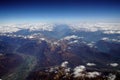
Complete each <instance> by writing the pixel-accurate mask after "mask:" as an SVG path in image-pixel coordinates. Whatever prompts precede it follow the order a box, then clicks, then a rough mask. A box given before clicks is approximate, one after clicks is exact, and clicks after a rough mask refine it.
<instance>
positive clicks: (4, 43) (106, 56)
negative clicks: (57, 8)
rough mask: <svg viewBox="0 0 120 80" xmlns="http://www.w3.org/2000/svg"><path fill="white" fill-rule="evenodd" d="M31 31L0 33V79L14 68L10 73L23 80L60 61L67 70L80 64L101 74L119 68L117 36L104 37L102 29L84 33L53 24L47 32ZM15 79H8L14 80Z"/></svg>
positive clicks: (119, 43)
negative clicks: (65, 65)
mask: <svg viewBox="0 0 120 80" xmlns="http://www.w3.org/2000/svg"><path fill="white" fill-rule="evenodd" d="M44 26H45V25H44ZM39 27H40V26H39ZM15 28H16V27H15ZM32 29H33V30H31V29H29V28H28V29H27V28H25V29H24V28H22V29H20V30H18V31H16V32H11V33H9V32H7V33H4V34H3V33H1V34H0V67H1V68H0V71H1V72H0V78H3V79H5V80H7V79H6V78H5V77H4V76H6V74H8V75H10V73H9V72H10V71H11V70H15V69H16V67H17V70H18V72H14V71H11V73H12V72H14V74H16V75H15V76H17V75H19V74H23V75H22V78H21V79H23V80H24V79H26V77H27V76H29V73H30V72H31V71H32V72H33V73H34V72H35V74H36V75H38V74H39V71H40V70H42V69H43V70H44V69H45V68H51V67H54V66H60V64H61V63H62V62H64V61H68V62H69V66H70V67H71V68H73V67H76V66H79V65H84V66H86V69H89V70H102V71H103V72H104V70H105V71H106V70H110V71H112V70H115V71H118V70H119V69H120V66H119V64H120V57H119V56H120V54H119V53H120V42H119V36H120V35H119V34H118V33H112V34H106V33H105V32H104V31H105V30H103V29H102V30H96V29H95V30H92V31H88V30H87V29H83V28H81V27H80V29H79V28H77V29H73V27H70V25H67V24H59V25H54V26H53V27H52V28H50V29H48V30H47V29H46V28H45V29H43V28H42V29H41V28H40V29H37V27H35V28H32ZM93 29H94V28H93ZM9 53H11V54H9ZM5 66H6V67H5ZM22 69H25V70H24V73H23V72H22ZM19 71H20V72H19ZM37 71H38V72H37ZM40 72H41V71H40ZM42 73H44V71H43V72H41V74H42ZM44 74H45V75H47V74H46V73H44ZM36 75H33V77H34V76H36ZM15 76H14V75H13V76H12V77H11V78H10V79H11V80H12V79H15V80H17V79H18V78H16V77H15ZM30 76H32V73H31V74H30ZM40 76H41V75H40ZM20 77H21V76H20ZM18 80H19V79H18ZM31 80H34V79H31ZM35 80H36V79H35ZM95 80H96V79H95Z"/></svg>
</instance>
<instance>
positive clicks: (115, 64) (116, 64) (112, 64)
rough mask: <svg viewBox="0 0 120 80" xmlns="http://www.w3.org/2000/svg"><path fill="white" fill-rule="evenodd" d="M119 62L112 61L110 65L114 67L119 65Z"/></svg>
mask: <svg viewBox="0 0 120 80" xmlns="http://www.w3.org/2000/svg"><path fill="white" fill-rule="evenodd" d="M118 65H119V64H118V63H110V66H112V67H117V66H118Z"/></svg>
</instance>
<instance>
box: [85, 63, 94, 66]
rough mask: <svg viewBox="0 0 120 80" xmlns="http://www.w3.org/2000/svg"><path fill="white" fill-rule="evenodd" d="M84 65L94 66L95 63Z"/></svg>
mask: <svg viewBox="0 0 120 80" xmlns="http://www.w3.org/2000/svg"><path fill="white" fill-rule="evenodd" d="M86 65H87V66H96V64H95V63H87V64H86Z"/></svg>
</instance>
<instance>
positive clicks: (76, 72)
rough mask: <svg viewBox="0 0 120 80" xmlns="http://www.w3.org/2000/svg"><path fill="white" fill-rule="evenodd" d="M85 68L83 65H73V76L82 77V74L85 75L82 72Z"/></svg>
mask: <svg viewBox="0 0 120 80" xmlns="http://www.w3.org/2000/svg"><path fill="white" fill-rule="evenodd" d="M85 70H86V68H85V66H83V65H80V66H77V67H75V68H74V72H73V74H74V77H83V76H85V74H83V73H82V72H83V71H85Z"/></svg>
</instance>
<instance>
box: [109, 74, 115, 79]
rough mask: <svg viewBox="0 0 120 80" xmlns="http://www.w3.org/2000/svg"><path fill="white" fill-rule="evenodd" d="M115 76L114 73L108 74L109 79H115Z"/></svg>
mask: <svg viewBox="0 0 120 80" xmlns="http://www.w3.org/2000/svg"><path fill="white" fill-rule="evenodd" d="M115 78H116V75H114V74H111V73H110V74H109V75H108V80H115Z"/></svg>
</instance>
